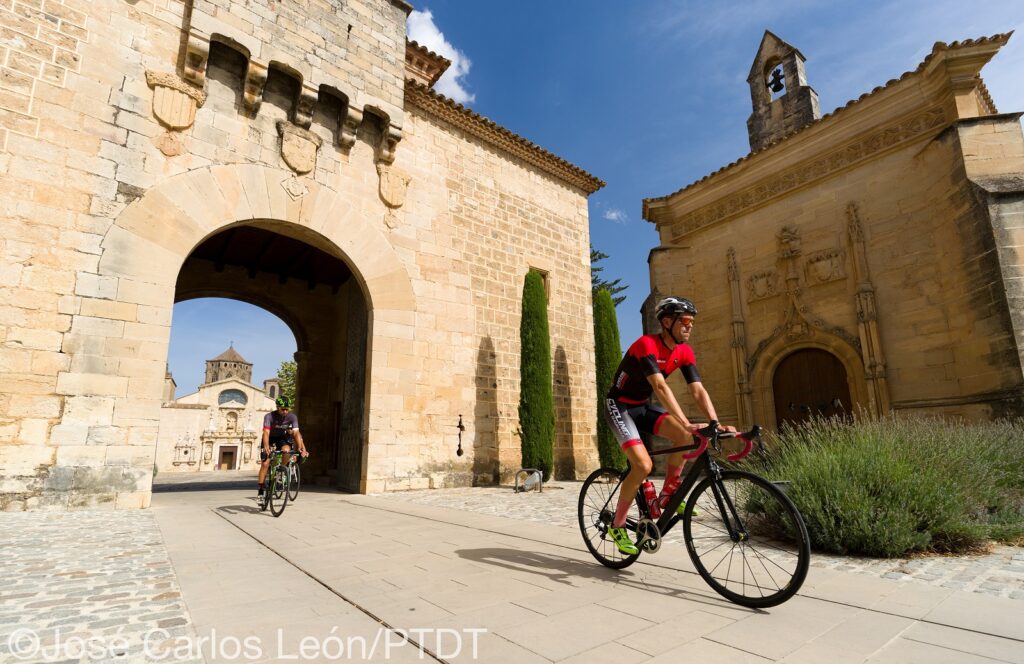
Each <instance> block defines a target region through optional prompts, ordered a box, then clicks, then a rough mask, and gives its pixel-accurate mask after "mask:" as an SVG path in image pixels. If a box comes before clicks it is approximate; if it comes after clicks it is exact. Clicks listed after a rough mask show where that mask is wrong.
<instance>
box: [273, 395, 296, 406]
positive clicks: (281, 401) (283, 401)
mask: <svg viewBox="0 0 1024 664" xmlns="http://www.w3.org/2000/svg"><path fill="white" fill-rule="evenodd" d="M274 403H276V404H277V407H278V408H291V407H292V401H291V399H289V398H288V397H278V398H277V400H276V401H275V402H274Z"/></svg>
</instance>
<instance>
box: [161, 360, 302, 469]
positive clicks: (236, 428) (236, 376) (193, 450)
mask: <svg viewBox="0 0 1024 664" xmlns="http://www.w3.org/2000/svg"><path fill="white" fill-rule="evenodd" d="M171 380H173V379H171V378H170V376H168V381H171ZM267 383H271V384H275V383H276V380H274V379H271V380H268V381H265V383H264V385H266V384H267ZM171 390H172V388H170V387H168V388H167V392H171V394H172V396H171V398H170V399H167V400H166V401H165V402H164V403H163V404H162V405H161V407H160V432H159V435H158V437H157V444H156V457H155V461H154V465H155V467H156V470H157V472H159V473H189V472H206V471H215V470H257V469H258V468H259V465H260V444H261V436H262V433H263V417H264V416H265V415H266V414H267V413H269V412H270V411H272V410H274V408H275V407H276V406H275V404H274V400H273V398H271V397H270V396H269V395H268V394H267V393H266V392H265V391H264V390H261V389H260V388H258V387H256V386H255V385H253V384H252V363H250V362H247V361H246V360H245V358H244V357H242V356H241V355H240V354H239V353H238V351H236V350H235V349H234V348H233V347H232V348H229V349H228V350H226V351H224V352H223V353H221V354H220V355H218V356H217V357H215V358H214V359H212V360H207V361H206V380H205V381H204V382H203V384H202V385H200V386H199V388H198V389H197V390H196V391H195V392H193V393H191V394H186V395H184V396H181V397H179V398H176V399H175V398H174V397H173V392H172V391H171ZM300 424H301V422H300Z"/></svg>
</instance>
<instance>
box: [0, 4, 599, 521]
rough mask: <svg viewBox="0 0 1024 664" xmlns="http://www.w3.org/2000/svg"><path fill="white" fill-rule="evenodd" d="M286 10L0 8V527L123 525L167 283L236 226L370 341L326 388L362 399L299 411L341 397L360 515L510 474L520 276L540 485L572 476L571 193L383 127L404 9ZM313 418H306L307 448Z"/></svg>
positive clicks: (396, 106) (582, 366)
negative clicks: (534, 306) (31, 515)
mask: <svg viewBox="0 0 1024 664" xmlns="http://www.w3.org/2000/svg"><path fill="white" fill-rule="evenodd" d="M303 8H304V9H302V10H301V12H300V10H299V9H297V8H296V9H293V8H291V6H290V5H289V4H287V3H284V4H282V3H274V2H250V3H245V4H242V3H214V2H209V1H206V0H196V2H195V7H194V8H192V6H191V4H185V3H182V2H179V1H176V0H152V1H151V0H140V1H139V2H134V3H128V2H123V1H122V0H98V1H95V2H85V1H84V0H66V1H65V2H58V1H56V0H41V1H40V0H26V1H21V0H0V19H2V22H3V28H2V30H3V33H2V36H3V39H2V40H0V63H3V65H2V67H0V74H2V79H0V90H2V93H0V94H3V95H8V94H9V96H6V97H3V98H0V108H3V109H8V108H9V107H13V108H11V110H0V147H2V148H3V149H2V151H0V197H2V200H0V205H2V207H0V212H2V214H3V220H2V221H3V224H4V229H5V233H4V234H3V236H2V237H0V276H2V277H3V280H2V283H3V284H4V287H2V288H0V467H2V468H3V469H4V473H3V478H2V480H0V508H2V509H25V508H29V509H35V508H48V509H66V508H77V507H95V506H107V507H119V508H131V507H144V506H146V505H148V503H149V498H150V481H151V474H152V466H153V460H154V452H155V447H156V441H157V437H158V431H159V422H160V404H161V397H162V394H163V383H164V377H165V371H166V360H167V345H168V341H169V336H170V324H171V311H172V307H173V303H174V301H175V299H176V298H177V297H179V295H178V294H177V293H176V286H177V280H178V277H179V270H180V269H181V267H182V265H183V263H184V261H185V259H186V257H187V256H188V255H189V253H190V252H191V251H192V250H193V249H194V248H195V247H196V246H198V245H199V244H200V243H201V242H202V241H203V240H205V239H206V238H208V237H210V236H212V235H214V234H216V233H219V232H221V231H222V230H224V229H225V228H228V227H230V226H232V225H233V224H239V223H248V224H263V225H265V226H267V227H268V228H269V227H272V228H273V229H274V230H275V231H277V232H281V233H283V234H286V235H289V236H290V237H293V238H296V239H300V240H302V241H304V242H307V243H309V244H311V245H313V246H316V247H317V248H319V249H321V250H323V251H326V252H328V253H330V254H332V255H334V256H337V257H338V258H339V259H341V260H344V261H345V262H346V263H347V264H348V265H349V266H350V267H351V269H352V271H353V274H354V282H353V287H356V288H358V289H359V291H360V292H361V294H362V296H363V301H365V303H366V306H367V308H368V313H367V319H368V320H367V323H366V325H364V326H362V328H360V329H356V327H351V328H349V329H350V330H352V332H351V333H350V334H347V336H348V338H349V340H350V341H349V346H350V347H352V346H353V344H360V343H362V342H363V341H364V340H365V343H366V348H367V349H368V350H367V352H366V354H365V356H363V357H361V358H359V359H361V360H362V362H358V363H357V362H354V361H353V360H354V359H355V358H352V357H350V356H349V355H348V354H346V360H345V362H344V363H339V364H338V366H344V367H346V368H347V367H353V368H354V367H356V366H357V365H359V366H363V367H365V375H364V376H362V377H360V376H353V375H350V374H351V373H352V372H351V371H346V375H345V376H344V377H343V378H344V380H343V381H339V382H338V383H337V384H335V385H332V384H331V382H330V381H331V380H333V379H331V378H330V377H329V376H326V375H325V376H324V377H323V378H324V383H323V385H322V390H319V392H320V393H323V394H333V393H332V392H331V390H334V389H341V386H342V385H345V386H349V387H351V386H356V387H355V389H358V386H360V385H363V386H365V387H366V391H365V392H364V393H361V394H356V395H348V394H346V403H347V404H354V407H355V408H357V409H361V412H359V413H358V414H359V415H360V418H359V419H360V420H361V422H362V423H361V424H360V426H359V431H358V435H357V437H356V439H355V440H352V439H351V435H349V440H348V444H350V445H354V446H356V452H355V456H357V457H359V458H361V465H362V468H361V469H360V470H359V475H360V480H359V487H358V488H359V489H360V490H364V491H367V490H380V489H389V490H390V489H401V488H409V487H421V486H441V485H450V484H467V483H469V482H471V481H472V480H473V478H474V476H476V477H477V478H487V477H490V478H493V477H494V475H495V472H497V474H498V475H499V476H501V477H504V478H507V477H508V476H509V475H510V473H511V472H513V471H514V470H515V468H516V467H518V462H517V460H518V440H517V439H516V438H515V437H514V431H515V429H516V420H517V414H516V403H517V398H518V389H517V377H516V374H517V372H518V356H517V353H518V317H519V299H520V295H519V294H520V292H521V288H522V278H523V276H524V275H525V272H526V270H527V269H529V268H531V267H533V268H538V269H542V270H544V271H546V272H547V273H548V275H549V287H550V292H551V304H550V311H551V320H552V337H553V342H552V348H553V351H554V354H555V357H554V361H555V379H556V399H557V402H556V403H557V408H558V410H559V427H560V428H559V441H558V447H559V450H558V459H559V474H560V475H563V476H571V475H574V474H575V475H579V474H581V473H584V472H586V470H587V469H588V465H589V463H590V457H591V455H592V454H593V431H592V427H593V424H592V422H593V417H594V412H595V407H594V387H593V369H592V363H591V362H590V361H589V359H588V358H589V357H591V356H592V347H593V338H592V328H591V312H590V304H589V303H590V295H589V293H590V289H589V279H588V278H587V274H588V269H589V263H588V251H587V248H588V239H589V238H588V231H587V208H586V196H587V191H585V190H583V189H581V188H579V185H572V184H568V183H567V181H566V180H564V179H563V178H561V177H559V176H557V175H552V174H551V173H552V172H557V173H561V172H563V171H564V169H565V168H566V165H565V164H564V162H559V163H558V164H557V168H556V167H546V166H544V164H546V163H548V162H549V161H550V162H551V163H555V162H556V161H557V158H555V157H554V156H553V155H547V154H546V153H544V154H541V151H538V150H537V149H536V148H530V150H532V152H531V151H530V150H526V152H525V153H524V151H523V150H524V148H521V147H516V146H517V145H518V144H516V143H515V142H514V141H511V142H509V141H508V140H506V138H505V136H504V135H502V140H501V141H498V140H490V141H489V140H484V139H481V138H480V136H481V135H484V134H486V131H484V130H483V129H480V130H479V131H476V130H474V131H472V132H465V131H462V130H461V129H460V128H459V127H458V126H456V125H457V123H456V124H453V122H452V121H451V120H441V119H439V118H437V117H435V116H433V115H432V114H431V112H429V111H424V110H422V109H416V108H412V107H409V106H408V102H403V101H402V100H403V99H404V91H403V87H402V86H403V80H402V79H403V76H402V69H401V68H402V64H401V63H402V62H403V56H404V21H405V11H406V10H407V9H408V7H407V6H405V5H404V3H401V2H397V0H396V1H395V2H383V1H382V2H369V1H367V2H356V1H353V2H346V3H334V2H312V3H306V4H304V5H303ZM349 25H351V26H352V28H351V30H349V29H348V26H349ZM325 31H326V32H325ZM327 33H330V34H327ZM342 35H344V36H345V38H344V39H342ZM207 38H208V39H209V40H210V44H211V45H210V46H209V50H208V52H207V51H205V50H204V40H205V39H207ZM311 45H312V48H310V46H311ZM204 58H205V59H204ZM261 68H262V69H261ZM264 74H265V76H264ZM197 82H202V83H203V87H202V89H200V88H199V87H197V86H196V85H195V84H196V83H197ZM19 95H20V96H19ZM17 109H21V110H20V111H19V110H17ZM455 115H456V117H457V118H466V120H465V122H468V123H470V124H472V123H476V124H475V125H473V126H475V127H477V128H478V129H479V128H486V130H487V131H493V127H491V126H490V125H487V124H486V123H485V122H483V121H482V120H480V119H478V118H477V119H473V118H472V117H470V115H469V114H466V113H464V112H462V111H457V112H456V113H455ZM459 121H460V122H461V121H462V120H459ZM510 146H511V147H510ZM510 150H511V151H510ZM516 150H518V152H516ZM513 153H514V154H515V155H517V156H513ZM526 153H528V155H527V156H528V157H529V159H524V158H522V155H523V154H526ZM536 155H540V156H539V157H537V156H536ZM538 163H540V164H541V165H540V166H538ZM558 169H562V170H558ZM307 171H308V172H307ZM588 177H589V176H588ZM410 178H411V179H410ZM54 183H60V185H59V186H57V185H55V184H54ZM268 224H269V225H268ZM353 301H354V300H353V299H352V298H349V305H346V306H348V307H349V309H350V310H351V309H352V306H351V303H352V302H353ZM356 309H358V307H356ZM360 330H363V332H361V331H360ZM364 334H365V339H364V337H363V336H361V335H364ZM331 339H332V340H333V336H332V337H331ZM345 352H346V353H347V351H345ZM306 359H307V360H309V359H310V358H306ZM300 364H302V362H301V361H300ZM306 366H311V365H310V364H307V365H306ZM301 380H302V377H301V376H300V381H301ZM307 384H308V381H307ZM330 399H331V397H327V398H326V399H325V400H324V401H325V403H324V404H323V405H321V406H317V407H314V406H312V405H310V404H309V403H308V402H307V404H306V406H305V407H306V408H310V409H311V410H308V411H306V412H305V413H304V418H305V419H306V420H307V421H314V422H319V423H320V426H321V429H322V430H324V431H326V430H327V429H328V422H329V417H330V413H329V412H328V411H327V408H328V406H327V405H326V404H327V403H328V402H329V401H330ZM346 408H347V406H346ZM460 414H461V415H462V417H463V420H464V422H465V425H466V426H467V431H466V433H465V434H464V435H463V446H464V448H465V449H466V450H467V452H469V454H467V455H466V456H464V457H461V458H460V457H456V456H455V455H454V450H455V445H456V444H457V440H458V429H457V428H456V424H457V423H458V420H459V416H460ZM495 459H497V460H498V462H499V463H500V466H499V467H498V468H497V469H496V468H495V465H494V461H495Z"/></svg>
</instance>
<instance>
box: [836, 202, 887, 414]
mask: <svg viewBox="0 0 1024 664" xmlns="http://www.w3.org/2000/svg"><path fill="white" fill-rule="evenodd" d="M846 217H847V220H848V231H849V236H850V244H851V246H852V247H853V267H854V278H855V279H856V280H857V298H856V306H857V331H858V333H859V334H860V345H861V349H862V356H863V357H864V374H865V379H866V380H867V385H868V408H869V410H870V411H871V413H873V414H874V415H878V416H881V415H885V414H886V413H888V412H889V408H890V400H889V385H888V382H887V381H886V375H885V355H884V353H883V352H882V339H881V337H880V336H879V334H878V307H877V306H876V302H875V287H874V285H872V283H871V275H870V273H869V272H868V259H867V248H866V247H865V243H864V229H863V227H862V226H861V223H860V214H859V212H858V210H857V204H856V203H850V204H849V205H848V206H847V207H846Z"/></svg>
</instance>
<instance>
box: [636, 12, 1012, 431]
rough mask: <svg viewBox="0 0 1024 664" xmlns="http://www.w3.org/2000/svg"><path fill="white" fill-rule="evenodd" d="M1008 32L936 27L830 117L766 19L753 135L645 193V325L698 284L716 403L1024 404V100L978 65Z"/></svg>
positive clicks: (788, 408)
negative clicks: (1010, 102)
mask: <svg viewBox="0 0 1024 664" xmlns="http://www.w3.org/2000/svg"><path fill="white" fill-rule="evenodd" d="M1008 39H1009V35H1008V34H1007V35H996V36H993V37H988V38H982V39H972V40H967V41H963V42H954V43H952V44H944V43H937V44H936V45H935V47H934V48H933V49H932V52H931V53H930V54H929V55H928V57H927V58H925V60H924V61H923V62H922V63H921V64H920V65H919V66H918V67H917V68H916V69H915V70H914V71H911V72H907V73H905V74H903V75H902V76H901V77H900V78H899V79H896V80H891V81H889V82H888V83H886V84H885V85H884V86H881V87H878V88H875V89H874V90H873V91H871V92H869V93H867V94H865V95H862V96H861V97H860V98H859V99H857V100H855V101H851V102H850V103H848V104H846V105H845V106H843V107H842V108H839V109H837V110H835V111H833V112H832V113H830V114H828V115H826V116H824V117H822V116H821V113H820V111H819V108H818V99H817V94H816V93H815V91H814V89H813V88H812V87H811V85H810V77H809V76H808V74H807V71H806V69H805V64H804V63H805V60H804V56H803V55H802V54H801V53H800V51H799V50H797V49H796V48H794V47H793V46H791V45H789V44H787V43H786V42H784V41H783V40H781V39H780V38H778V37H777V36H775V35H774V34H772V33H770V32H766V33H765V36H764V39H763V40H762V43H761V46H760V49H759V51H758V53H757V57H756V58H755V61H754V63H753V66H752V68H751V71H750V75H749V78H748V82H749V84H750V91H751V100H752V107H753V112H752V113H751V116H750V119H749V121H748V123H747V124H748V133H749V138H750V148H751V153H750V154H749V155H747V156H746V157H743V158H742V159H740V160H739V161H737V162H735V163H732V164H730V165H728V166H726V167H724V168H722V169H720V170H718V171H716V172H714V173H712V174H710V175H708V176H706V177H704V178H703V179H701V180H700V181H698V182H695V183H693V184H691V185H688V186H686V187H684V188H682V189H680V190H679V191H677V192H675V193H672V194H669V195H666V196H661V197H658V198H650V199H646V200H645V201H644V217H645V218H646V219H647V220H649V221H651V222H652V223H653V224H654V225H655V226H656V228H657V230H658V233H659V238H660V244H659V246H658V247H657V248H655V249H654V250H653V251H652V252H651V254H650V259H649V262H650V274H651V288H652V295H651V298H650V299H649V300H648V302H647V303H646V304H645V307H644V309H645V311H644V314H645V324H646V325H648V326H649V327H650V326H653V325H654V322H653V320H651V318H652V314H651V312H650V307H651V303H652V302H653V301H655V300H656V299H657V297H660V296H661V295H662V294H678V295H684V296H687V297H691V298H693V299H694V300H695V301H696V302H697V304H698V306H699V308H700V316H699V322H700V325H699V331H698V334H697V339H696V342H697V346H698V348H697V351H698V357H699V358H700V360H701V368H702V371H701V374H702V376H703V377H704V381H705V384H707V385H708V388H709V391H710V392H711V394H714V395H716V405H717V407H718V410H719V414H720V416H721V417H722V418H723V419H726V420H729V421H734V420H735V421H738V422H739V423H741V424H743V425H749V424H752V423H755V422H756V423H760V424H762V425H767V426H769V427H777V426H780V425H781V424H782V423H784V422H787V421H788V422H798V421H802V420H805V419H807V418H808V417H810V416H811V415H825V416H830V415H836V414H841V413H851V412H854V411H858V410H862V411H865V412H867V413H869V414H872V415H881V414H885V413H888V412H890V411H896V412H902V413H915V414H937V415H941V416H944V417H956V416H959V417H964V418H967V419H988V418H995V417H1000V416H1008V415H1020V414H1024V308H1022V307H1021V302H1022V300H1021V297H1022V294H1024V291H1022V284H1024V261H1022V260H1021V257H1020V254H1019V251H1018V247H1019V246H1021V245H1022V244H1024V139H1022V135H1021V125H1020V116H1021V114H1020V113H1000V112H998V111H997V110H996V108H995V105H994V104H993V102H992V99H991V97H990V96H989V93H988V91H987V89H986V87H985V84H984V82H983V80H982V78H981V70H982V67H983V66H984V65H985V63H987V62H988V61H989V60H990V59H991V58H992V57H993V56H994V55H995V54H996V53H997V52H998V50H999V48H1000V47H1001V46H1002V45H1003V44H1005V43H1006V41H1007V40H1008ZM719 395H720V396H719ZM726 395H728V396H726ZM681 396H682V395H681Z"/></svg>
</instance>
